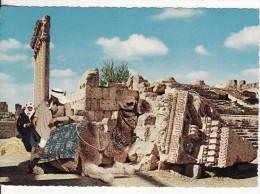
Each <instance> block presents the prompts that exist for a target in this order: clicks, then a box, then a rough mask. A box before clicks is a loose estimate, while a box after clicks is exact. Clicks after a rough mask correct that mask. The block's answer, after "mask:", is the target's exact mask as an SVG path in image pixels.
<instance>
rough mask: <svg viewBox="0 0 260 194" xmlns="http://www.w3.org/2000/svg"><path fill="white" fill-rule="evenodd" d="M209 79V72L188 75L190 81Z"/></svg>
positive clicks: (196, 72) (195, 72) (194, 72)
mask: <svg viewBox="0 0 260 194" xmlns="http://www.w3.org/2000/svg"><path fill="white" fill-rule="evenodd" d="M206 77H208V72H206V71H192V72H190V73H188V74H187V78H189V79H199V80H201V79H203V78H206Z"/></svg>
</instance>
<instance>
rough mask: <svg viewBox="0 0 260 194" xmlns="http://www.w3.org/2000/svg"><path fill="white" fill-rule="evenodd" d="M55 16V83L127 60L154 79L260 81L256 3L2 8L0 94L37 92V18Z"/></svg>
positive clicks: (71, 82) (21, 96)
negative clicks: (253, 6)
mask: <svg viewBox="0 0 260 194" xmlns="http://www.w3.org/2000/svg"><path fill="white" fill-rule="evenodd" d="M44 15H50V16H51V50H50V55H51V56H50V68H51V69H50V78H51V79H50V85H51V88H52V87H61V88H63V89H64V90H66V91H67V92H72V91H75V90H76V89H78V87H79V86H78V82H79V79H80V78H81V76H82V75H83V73H84V72H85V71H86V70H87V69H90V68H94V67H97V68H101V67H102V64H103V61H104V60H108V59H111V58H113V59H115V60H122V59H124V60H126V61H127V62H128V66H129V68H130V70H131V72H132V73H133V74H140V75H142V76H144V77H145V78H147V79H149V81H155V80H157V79H160V78H163V77H174V78H175V79H176V81H178V82H180V83H189V82H190V81H192V80H204V81H205V82H206V84H209V85H214V84H216V83H224V82H227V81H228V80H230V79H237V80H241V79H245V80H246V81H247V82H256V81H258V59H259V58H258V43H259V39H260V33H259V32H260V28H259V19H258V18H259V12H258V11H257V10H254V9H169V8H168V9H158V8H133V9H127V8H66V7H63V8H47V7H45V8H38V7H33V8H29V7H3V8H1V29H0V38H1V42H0V94H1V95H0V101H7V102H8V104H9V110H11V111H13V109H14V103H20V104H22V105H24V104H25V103H26V102H27V101H32V100H33V73H34V69H33V59H32V57H33V52H32V50H31V49H30V48H29V43H30V40H31V37H32V34H33V29H34V26H35V22H36V20H37V19H41V18H42V17H43V16H44Z"/></svg>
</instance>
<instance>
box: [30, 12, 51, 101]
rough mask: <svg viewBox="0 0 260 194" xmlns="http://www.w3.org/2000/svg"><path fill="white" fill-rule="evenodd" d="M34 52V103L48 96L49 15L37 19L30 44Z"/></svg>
mask: <svg viewBox="0 0 260 194" xmlns="http://www.w3.org/2000/svg"><path fill="white" fill-rule="evenodd" d="M30 46H31V48H32V49H33V52H34V62H35V67H34V105H35V106H37V105H39V104H40V102H42V101H43V100H47V99H48V98H49V69H50V16H44V17H43V18H42V20H37V22H36V25H35V28H34V33H33V37H32V40H31V44H30Z"/></svg>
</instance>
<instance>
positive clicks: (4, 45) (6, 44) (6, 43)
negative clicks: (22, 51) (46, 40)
mask: <svg viewBox="0 0 260 194" xmlns="http://www.w3.org/2000/svg"><path fill="white" fill-rule="evenodd" d="M21 47H22V44H21V43H20V42H19V41H18V40H16V39H13V38H9V39H8V40H2V41H0V51H1V52H6V51H8V50H11V49H19V48H21Z"/></svg>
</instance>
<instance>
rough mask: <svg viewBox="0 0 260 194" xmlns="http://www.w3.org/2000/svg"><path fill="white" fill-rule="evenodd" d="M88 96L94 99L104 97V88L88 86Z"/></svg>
mask: <svg viewBox="0 0 260 194" xmlns="http://www.w3.org/2000/svg"><path fill="white" fill-rule="evenodd" d="M86 97H87V98H92V99H101V98H102V88H98V87H86Z"/></svg>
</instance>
